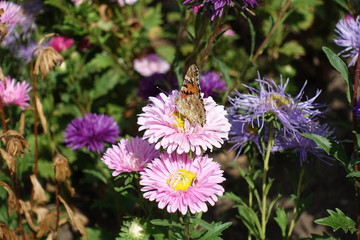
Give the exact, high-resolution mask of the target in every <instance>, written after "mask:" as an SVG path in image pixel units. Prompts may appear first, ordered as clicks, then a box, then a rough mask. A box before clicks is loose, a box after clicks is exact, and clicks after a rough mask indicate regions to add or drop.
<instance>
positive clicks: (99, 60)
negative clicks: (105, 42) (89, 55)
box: [85, 53, 114, 73]
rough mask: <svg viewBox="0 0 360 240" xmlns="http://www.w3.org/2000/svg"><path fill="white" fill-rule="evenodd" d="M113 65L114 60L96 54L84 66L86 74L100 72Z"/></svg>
mask: <svg viewBox="0 0 360 240" xmlns="http://www.w3.org/2000/svg"><path fill="white" fill-rule="evenodd" d="M113 64H114V59H112V58H111V57H110V56H108V55H105V54H100V53H98V54H96V55H95V57H94V58H93V59H91V61H90V62H89V63H87V64H86V65H85V70H86V72H88V73H95V72H100V71H101V70H103V69H105V68H108V67H110V66H112V65H113Z"/></svg>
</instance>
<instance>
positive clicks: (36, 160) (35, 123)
mask: <svg viewBox="0 0 360 240" xmlns="http://www.w3.org/2000/svg"><path fill="white" fill-rule="evenodd" d="M30 68H31V69H30V73H31V85H32V86H31V87H32V91H33V104H34V143H35V157H34V170H33V171H34V175H35V176H37V173H38V160H39V146H38V128H37V125H38V117H39V116H38V109H37V100H36V80H35V75H34V62H33V61H31V65H30ZM34 193H35V192H34V186H33V187H32V189H31V195H30V205H31V206H32V207H33V206H34Z"/></svg>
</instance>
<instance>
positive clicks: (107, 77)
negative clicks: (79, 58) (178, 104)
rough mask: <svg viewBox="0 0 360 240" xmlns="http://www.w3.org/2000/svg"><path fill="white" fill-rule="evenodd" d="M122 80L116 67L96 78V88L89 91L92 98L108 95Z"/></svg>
mask: <svg viewBox="0 0 360 240" xmlns="http://www.w3.org/2000/svg"><path fill="white" fill-rule="evenodd" d="M120 80H121V75H120V72H119V71H117V70H115V69H110V70H108V71H106V72H105V73H104V74H103V75H101V77H99V78H96V79H95V83H94V88H92V89H91V90H90V91H89V95H90V96H91V99H97V98H99V97H102V96H104V95H106V94H107V93H108V92H109V91H110V90H112V89H113V88H114V87H115V85H116V84H117V83H118V82H119V81H120Z"/></svg>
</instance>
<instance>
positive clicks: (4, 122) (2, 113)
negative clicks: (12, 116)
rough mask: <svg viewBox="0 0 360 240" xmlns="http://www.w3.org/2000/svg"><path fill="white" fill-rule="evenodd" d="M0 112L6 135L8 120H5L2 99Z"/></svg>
mask: <svg viewBox="0 0 360 240" xmlns="http://www.w3.org/2000/svg"><path fill="white" fill-rule="evenodd" d="M0 111H1V126H2V129H3V133H5V132H6V118H5V112H4V107H3V104H2V100H1V99H0Z"/></svg>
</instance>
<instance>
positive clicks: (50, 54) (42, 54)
mask: <svg viewBox="0 0 360 240" xmlns="http://www.w3.org/2000/svg"><path fill="white" fill-rule="evenodd" d="M35 52H37V53H38V58H37V59H36V62H35V67H34V71H33V73H34V74H35V75H39V73H40V72H41V74H42V75H43V76H44V77H45V76H47V75H48V74H49V71H50V70H52V69H53V68H54V67H55V65H60V64H61V63H62V62H63V61H64V58H63V57H62V56H61V55H60V54H59V53H58V52H57V51H56V50H55V49H54V48H53V47H42V46H41V45H39V47H38V48H37V49H36V50H35Z"/></svg>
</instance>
